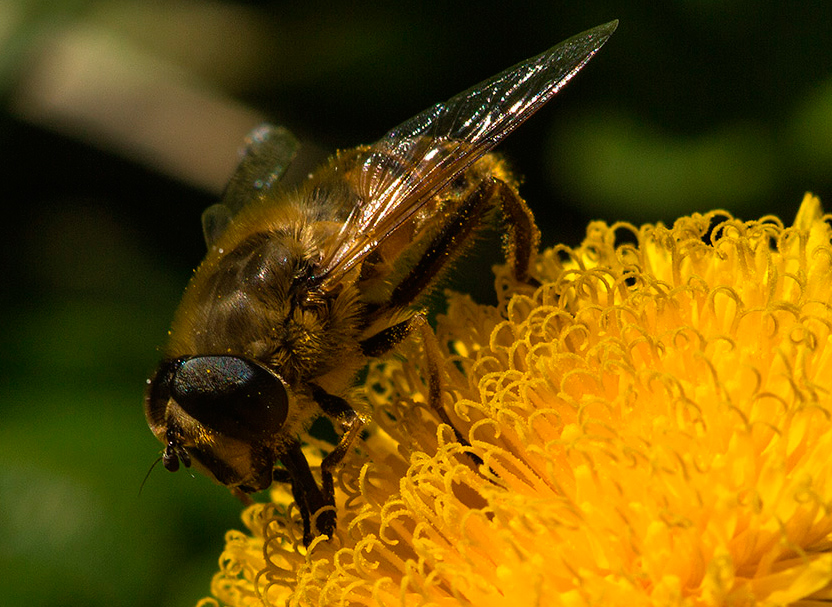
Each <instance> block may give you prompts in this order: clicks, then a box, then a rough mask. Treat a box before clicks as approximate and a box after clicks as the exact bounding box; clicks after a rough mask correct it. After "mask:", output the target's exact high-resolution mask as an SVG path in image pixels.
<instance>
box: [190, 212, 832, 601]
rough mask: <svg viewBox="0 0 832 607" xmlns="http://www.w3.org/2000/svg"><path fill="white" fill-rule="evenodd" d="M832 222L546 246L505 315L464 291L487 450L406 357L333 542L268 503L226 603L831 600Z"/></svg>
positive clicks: (227, 562) (471, 367) (464, 376)
mask: <svg viewBox="0 0 832 607" xmlns="http://www.w3.org/2000/svg"><path fill="white" fill-rule="evenodd" d="M828 219H829V218H828V217H825V216H824V215H823V213H822V209H821V207H820V203H819V201H818V200H817V199H816V198H814V197H812V196H808V195H807V197H806V198H805V199H804V201H803V203H802V205H801V207H800V210H799V212H798V215H797V218H796V220H795V224H794V226H792V227H785V226H784V225H783V224H782V222H781V221H780V220H779V219H777V218H776V217H765V218H762V219H761V220H759V221H749V222H743V221H740V220H738V219H734V218H732V217H731V216H730V215H729V214H727V213H725V212H711V213H708V214H705V215H693V216H690V217H683V218H681V219H679V220H678V221H676V223H675V224H674V225H673V226H672V227H666V226H664V225H661V224H659V225H645V226H642V227H641V228H636V227H634V226H631V225H629V224H616V225H613V226H608V225H606V224H604V223H600V222H596V223H592V224H590V226H589V228H588V230H587V237H586V239H585V241H584V242H583V244H582V245H581V246H580V247H578V248H574V249H570V248H566V247H557V248H555V249H551V250H547V251H545V252H544V253H542V254H541V256H540V258H539V260H538V262H537V266H536V271H535V276H536V277H537V278H538V279H539V280H540V282H541V286H540V287H539V288H536V289H532V288H529V287H527V286H518V285H515V284H513V283H512V281H511V278H510V277H509V276H508V274H507V273H506V272H505V271H503V270H501V271H499V272H498V277H497V286H498V294H499V298H500V304H499V306H497V307H487V306H480V305H476V304H474V303H473V302H472V301H471V300H470V299H469V298H467V297H465V296H461V295H451V296H450V300H449V307H448V312H447V314H446V315H445V316H442V317H440V318H439V319H438V327H437V330H436V334H437V337H438V340H439V344H440V349H441V350H442V353H443V360H442V361H441V362H442V364H443V373H444V376H443V398H444V403H445V406H446V409H447V410H448V412H449V415H450V417H451V419H452V421H453V422H454V425H455V426H456V427H457V428H458V429H459V430H460V431H461V432H462V433H463V434H464V435H465V436H467V437H468V440H469V441H470V444H471V446H470V447H463V446H462V445H460V444H459V443H458V442H457V441H455V440H454V439H453V434H452V431H451V430H450V428H449V427H448V426H446V425H443V424H440V423H439V422H438V421H437V420H436V416H435V415H434V414H433V413H432V412H431V410H430V408H429V407H428V406H427V405H426V404H425V402H426V392H427V389H426V380H425V377H424V375H425V374H424V368H425V363H424V353H423V350H422V349H421V345H420V344H419V343H418V340H415V339H414V340H409V342H408V343H407V344H405V345H404V348H403V352H400V353H399V354H397V355H395V356H392V357H390V358H389V359H387V360H385V361H382V362H379V363H378V364H375V365H373V367H372V368H371V369H370V373H369V377H368V381H367V384H368V390H367V393H368V399H369V400H370V403H371V406H372V408H373V409H374V411H373V419H374V422H375V423H374V427H373V428H372V429H371V433H370V436H369V437H368V438H367V439H366V440H365V441H362V442H361V445H360V447H359V451H358V452H357V453H354V454H352V455H351V456H350V457H348V458H347V460H346V461H345V463H344V466H343V468H342V470H341V472H340V475H339V478H338V485H339V486H338V517H339V523H338V530H337V531H336V534H335V537H333V538H332V539H331V540H326V539H323V538H319V539H318V540H316V541H315V542H314V543H313V544H312V545H311V546H310V547H309V549H305V548H303V547H302V543H301V542H300V541H299V535H300V530H299V529H300V521H299V516H298V514H297V512H296V510H295V508H294V506H293V505H291V497H290V496H289V495H288V494H287V492H286V490H285V488H281V487H276V488H275V489H274V490H273V492H272V497H273V500H274V501H273V503H270V504H259V505H255V506H252V507H251V508H249V509H247V510H246V511H245V513H244V522H245V525H246V527H247V528H248V532H247V533H240V532H236V531H232V532H229V533H228V535H227V537H226V540H227V545H226V549H225V551H224V552H223V555H222V558H221V570H220V572H219V573H218V574H217V575H216V576H215V578H214V581H213V585H212V592H213V594H214V596H215V597H216V600H218V601H219V603H221V604H230V605H235V606H236V605H259V604H267V605H283V604H289V605H327V606H330V605H331V606H358V605H387V606H414V607H415V606H422V605H438V606H444V605H448V606H452V605H453V606H457V605H465V606H468V605H470V606H476V607H490V606H498V605H499V606H503V605H506V606H510V607H519V606H524V607H525V606H543V607H547V606H558V605H564V606H567V607H578V606H584V605H603V606H605V607H609V606H615V605H622V606H635V605H657V606H658V605H662V606H663V605H690V606H694V605H696V606H699V605H801V606H810V605H818V606H820V605H824V604H825V605H828V604H829V601H832V542H831V541H830V539H832V512H830V508H832V342H830V335H832V245H831V244H830V239H831V238H832V230H831V229H830V225H829V223H828ZM402 354H404V356H402ZM313 451H316V450H315V449H313V448H310V454H312V452H313ZM472 455H473V456H472ZM212 601H213V599H207V600H206V601H205V602H212Z"/></svg>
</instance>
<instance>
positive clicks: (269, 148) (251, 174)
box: [202, 124, 300, 249]
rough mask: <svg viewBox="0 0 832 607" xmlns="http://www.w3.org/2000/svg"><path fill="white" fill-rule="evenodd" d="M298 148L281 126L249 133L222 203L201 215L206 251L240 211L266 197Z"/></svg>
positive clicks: (268, 127)
mask: <svg viewBox="0 0 832 607" xmlns="http://www.w3.org/2000/svg"><path fill="white" fill-rule="evenodd" d="M298 147H300V144H299V143H298V140H297V139H295V137H294V135H292V134H291V133H290V132H289V131H287V130H286V129H284V128H283V127H277V126H272V125H270V124H261V125H260V126H258V127H256V128H255V129H254V130H252V131H251V133H249V134H248V136H247V137H246V145H245V147H244V148H243V150H242V154H241V155H242V158H241V159H240V164H239V165H237V169H236V170H235V171H234V174H233V175H232V176H231V180H230V181H229V182H228V185H227V186H225V192H224V193H223V195H222V200H220V202H218V203H217V204H214V205H211V206H210V207H208V208H207V209H205V211H204V212H203V213H202V233H203V235H204V236H205V243H206V244H207V245H208V248H209V249H210V248H211V247H212V246H213V245H214V243H216V241H217V240H218V239H219V237H220V236H222V233H223V232H224V231H225V229H226V228H227V227H228V224H229V223H231V220H232V218H233V217H234V216H235V215H236V214H237V213H238V212H239V211H240V209H242V208H243V207H244V206H245V205H247V204H249V203H250V202H253V201H254V200H258V199H260V198H262V197H263V196H265V195H266V194H267V193H268V192H269V191H270V190H271V188H272V187H273V186H274V185H275V184H277V183H278V182H279V181H280V178H281V177H283V174H284V173H285V172H286V169H288V168H289V165H290V164H291V162H292V160H293V159H294V157H295V155H296V154H297V151H298Z"/></svg>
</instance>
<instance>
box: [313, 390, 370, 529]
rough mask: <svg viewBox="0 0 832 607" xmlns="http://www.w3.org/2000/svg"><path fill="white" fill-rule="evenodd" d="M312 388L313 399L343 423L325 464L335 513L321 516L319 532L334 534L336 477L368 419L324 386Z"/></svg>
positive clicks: (325, 484)
mask: <svg viewBox="0 0 832 607" xmlns="http://www.w3.org/2000/svg"><path fill="white" fill-rule="evenodd" d="M310 387H311V388H312V398H313V399H315V402H317V403H318V404H319V405H320V406H321V409H322V410H323V412H324V413H326V414H327V415H328V416H329V417H330V418H332V419H333V420H336V421H338V422H339V423H340V425H341V429H342V430H343V434H342V435H341V440H340V441H338V444H337V445H336V446H335V449H333V450H332V451H330V452H329V455H327V456H326V457H325V458H324V461H322V462H321V490H322V493H323V497H324V499H325V500H326V503H327V504H328V505H331V506H333V509H332V510H331V511H327V512H322V513H320V514H319V515H318V525H317V526H318V530H320V531H322V532H323V533H326V534H327V535H332V531H333V530H334V529H335V508H334V506H335V484H334V482H333V478H332V474H333V472H334V471H335V469H336V468H337V467H338V465H339V464H340V463H341V461H342V460H343V459H344V457H345V456H346V455H347V452H348V451H349V449H350V445H352V443H353V441H354V440H355V439H356V437H357V436H358V434H359V432H361V428H362V427H363V426H364V420H363V419H362V418H361V416H360V415H358V413H356V412H355V409H353V408H352V407H350V405H349V403H348V402H347V401H345V400H344V399H343V398H341V397H340V396H335V395H333V394H330V393H329V392H327V391H326V390H324V389H323V388H321V387H320V386H317V385H315V384H310ZM322 522H323V524H324V525H325V526H327V527H329V530H328V531H325V530H324V529H322V528H321V525H322Z"/></svg>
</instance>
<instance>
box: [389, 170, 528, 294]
mask: <svg viewBox="0 0 832 607" xmlns="http://www.w3.org/2000/svg"><path fill="white" fill-rule="evenodd" d="M494 204H499V206H500V208H501V209H502V214H503V223H504V224H505V227H506V239H505V254H506V260H507V261H508V262H509V263H510V264H511V265H512V267H513V268H514V275H515V277H516V278H517V280H520V281H529V280H530V279H529V264H530V263H531V258H532V256H533V255H534V252H535V251H536V250H537V246H538V244H539V242H540V232H539V231H538V229H537V226H536V225H535V223H534V217H533V216H532V213H531V210H529V207H528V206H527V205H526V203H525V202H524V201H523V199H522V198H520V195H519V194H518V193H517V192H516V191H515V190H514V188H512V187H511V186H510V185H509V184H507V183H506V182H504V181H502V180H500V179H496V178H495V177H489V178H487V179H484V180H483V181H482V183H480V185H479V186H477V188H476V190H474V192H473V193H472V194H471V195H470V196H469V197H468V198H467V199H465V200H464V201H463V202H462V204H461V205H460V206H459V207H458V208H457V209H456V210H454V213H453V216H452V217H450V218H449V219H448V221H446V222H445V223H444V227H443V228H442V230H440V231H439V233H438V234H436V236H434V238H433V241H432V242H431V243H430V245H429V246H428V247H427V249H426V251H425V254H424V255H423V256H422V258H421V259H419V262H418V263H417V264H416V265H415V266H414V267H413V268H412V269H411V270H410V271H409V272H408V273H407V275H406V276H405V277H404V279H403V280H402V281H401V282H399V284H397V285H396V287H395V288H394V289H393V292H392V293H391V295H390V301H389V303H388V305H387V307H388V308H397V307H405V306H408V305H410V304H411V303H412V302H413V301H414V300H415V299H417V298H418V297H419V296H420V295H421V294H422V293H424V291H425V290H426V289H427V287H428V285H429V284H430V282H431V281H432V280H433V279H434V278H436V276H437V275H438V274H439V273H440V272H441V271H442V270H443V269H444V268H445V267H446V266H447V264H448V259H449V258H452V257H453V256H455V255H457V254H458V253H459V252H460V251H461V249H462V247H463V246H464V245H465V244H466V243H468V242H469V241H470V238H468V236H469V235H470V234H471V233H472V232H474V231H475V230H476V229H477V228H479V227H481V226H482V224H483V222H484V220H485V215H486V212H487V211H488V209H489V208H490V207H491V206H492V205H494Z"/></svg>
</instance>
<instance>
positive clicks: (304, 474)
mask: <svg viewBox="0 0 832 607" xmlns="http://www.w3.org/2000/svg"><path fill="white" fill-rule="evenodd" d="M280 462H281V463H282V464H283V467H284V468H285V469H286V472H287V473H288V476H289V478H290V479H291V483H292V496H293V497H294V498H295V503H296V504H297V506H298V509H299V510H300V515H301V518H302V519H303V544H304V546H308V545H309V544H310V543H311V542H312V539H313V538H314V537H315V535H317V533H323V534H325V535H328V536H330V537H331V536H332V533H333V531H335V500H334V496H333V495H331V494H330V495H329V496H327V495H326V494H325V493H324V492H322V491H321V490H320V489H319V488H318V484H317V483H316V482H315V477H313V476H312V471H311V470H310V469H309V462H307V461H306V456H305V455H304V454H303V451H302V450H301V447H300V442H299V441H294V442H293V443H292V444H291V445H290V446H289V449H288V451H287V452H286V453H284V454H281V456H280ZM275 472H276V473H279V476H280V477H281V478H278V479H276V480H285V476H284V475H283V474H282V471H280V470H276V471H275ZM326 506H329V509H328V510H324V511H321V509H322V508H324V507H326ZM315 513H317V514H318V517H317V519H316V521H315V527H316V529H317V533H315V534H313V533H312V524H311V521H312V516H313V515H314V514H315Z"/></svg>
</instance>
